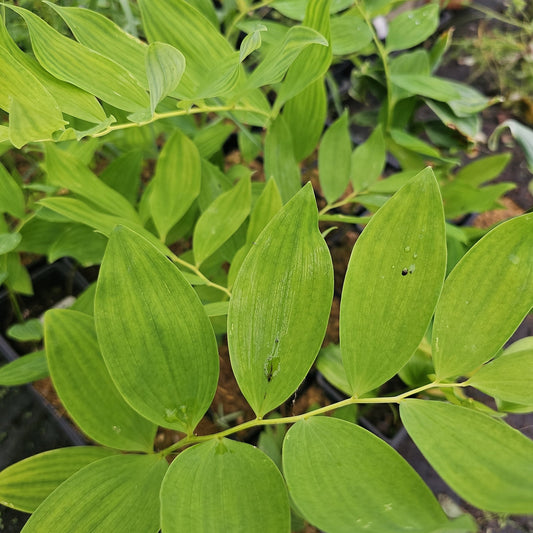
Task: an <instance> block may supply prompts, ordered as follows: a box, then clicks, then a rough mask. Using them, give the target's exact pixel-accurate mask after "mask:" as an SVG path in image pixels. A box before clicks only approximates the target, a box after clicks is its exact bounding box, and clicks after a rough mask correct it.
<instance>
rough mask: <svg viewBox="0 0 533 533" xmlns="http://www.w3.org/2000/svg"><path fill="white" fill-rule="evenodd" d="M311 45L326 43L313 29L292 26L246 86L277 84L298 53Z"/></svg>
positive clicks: (326, 44)
mask: <svg viewBox="0 0 533 533" xmlns="http://www.w3.org/2000/svg"><path fill="white" fill-rule="evenodd" d="M311 44H319V45H322V46H326V47H327V46H328V41H327V40H326V39H325V38H324V37H323V36H322V35H321V34H320V33H319V32H318V31H316V30H314V29H313V28H308V27H306V26H293V27H292V28H290V29H289V31H288V32H287V34H286V35H285V39H284V40H283V42H282V43H281V44H280V45H279V46H275V47H273V48H272V49H271V50H270V51H269V52H268V54H267V55H266V57H265V58H264V59H263V61H261V63H259V65H257V67H256V68H255V69H254V71H253V72H252V74H251V75H250V77H249V78H248V82H247V84H246V86H247V87H262V86H263V85H272V84H273V83H278V82H279V81H281V79H282V78H283V76H284V75H285V73H286V72H287V69H288V68H289V67H290V66H291V65H292V64H293V63H294V61H295V60H296V58H297V57H298V56H299V55H300V53H301V52H302V51H303V50H304V49H305V48H307V47H308V46H309V45H311Z"/></svg>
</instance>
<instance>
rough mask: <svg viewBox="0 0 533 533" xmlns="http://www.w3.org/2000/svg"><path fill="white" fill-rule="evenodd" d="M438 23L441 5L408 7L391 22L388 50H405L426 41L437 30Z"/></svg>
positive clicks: (387, 43) (387, 42)
mask: <svg viewBox="0 0 533 533" xmlns="http://www.w3.org/2000/svg"><path fill="white" fill-rule="evenodd" d="M438 25H439V6H438V5H437V4H429V5H427V6H424V7H420V8H418V9H408V10H407V11H405V12H403V13H401V14H400V15H398V16H396V17H394V19H392V21H391V23H390V24H389V32H388V34H387V41H386V48H387V51H388V52H393V51H394V50H405V49H407V48H412V47H413V46H416V45H417V44H420V43H422V42H424V41H425V40H426V39H427V38H428V37H431V36H432V35H433V34H434V33H435V32H436V31H437V27H438Z"/></svg>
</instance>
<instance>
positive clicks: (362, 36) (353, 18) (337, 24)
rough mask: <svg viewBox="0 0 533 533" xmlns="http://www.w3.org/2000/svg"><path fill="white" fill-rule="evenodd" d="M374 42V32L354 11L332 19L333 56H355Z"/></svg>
mask: <svg viewBox="0 0 533 533" xmlns="http://www.w3.org/2000/svg"><path fill="white" fill-rule="evenodd" d="M371 42H372V32H371V31H370V29H369V27H368V26H367V24H366V22H365V21H364V20H363V19H362V18H361V17H359V16H358V15H357V13H355V12H354V11H348V12H347V13H344V14H343V15H341V16H340V17H332V18H331V48H332V52H333V55H335V56H343V55H349V54H355V53H356V52H359V51H361V50H363V48H365V47H366V46H368V45H369V44H370V43H371Z"/></svg>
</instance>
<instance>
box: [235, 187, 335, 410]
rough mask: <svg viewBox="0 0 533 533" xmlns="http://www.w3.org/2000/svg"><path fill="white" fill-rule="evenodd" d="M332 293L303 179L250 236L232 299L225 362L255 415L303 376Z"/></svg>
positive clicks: (330, 275) (275, 402) (328, 262)
mask: <svg viewBox="0 0 533 533" xmlns="http://www.w3.org/2000/svg"><path fill="white" fill-rule="evenodd" d="M332 296H333V267H332V264H331V258H330V256H329V251H328V248H327V246H326V243H325V242H324V239H323V238H322V237H321V235H320V232H319V230H318V217H317V211H316V204H315V198H314V194H313V189H312V187H311V184H310V183H309V184H307V185H306V186H305V187H304V188H303V189H302V190H301V191H300V192H299V193H298V194H297V195H296V196H295V197H294V198H293V199H292V200H291V201H290V202H288V203H287V205H286V206H285V207H284V208H283V209H282V210H281V211H280V212H279V213H278V214H277V215H276V216H275V217H274V218H273V219H272V220H271V221H270V223H269V224H268V226H267V227H266V228H265V229H264V230H263V232H262V233H261V234H260V235H259V237H258V238H257V239H256V240H255V243H254V246H253V247H252V249H251V250H250V252H249V253H248V255H247V257H246V259H245V261H244V263H243V265H242V267H241V270H240V271H239V274H238V275H237V278H236V280H235V284H234V287H233V293H232V297H231V300H230V307H229V312H228V344H229V350H230V357H231V364H232V367H233V371H234V373H235V377H236V378H237V382H238V383H239V387H240V388H241V390H242V392H243V394H244V396H245V397H246V399H247V400H248V402H249V403H250V405H251V406H252V409H253V410H254V411H255V413H256V414H257V415H258V416H260V417H261V416H263V415H264V414H266V413H268V412H269V411H271V410H272V409H274V408H276V407H277V406H278V405H280V404H281V403H282V402H283V401H284V400H286V399H287V398H288V397H289V396H290V395H291V394H292V393H293V392H294V391H295V390H296V388H297V387H298V385H299V384H300V383H301V381H302V380H303V379H304V377H305V376H306V374H307V372H308V371H309V368H310V367H311V365H312V363H313V361H314V359H315V357H316V355H317V353H318V350H319V348H320V344H321V343H322V339H323V337H324V333H325V331H326V325H327V321H328V316H329V310H330V307H331V299H332Z"/></svg>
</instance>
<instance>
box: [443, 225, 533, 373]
mask: <svg viewBox="0 0 533 533" xmlns="http://www.w3.org/2000/svg"><path fill="white" fill-rule="evenodd" d="M532 236H533V215H531V214H528V215H522V216H521V217H517V218H514V219H511V220H509V221H507V222H504V223H503V224H501V225H499V226H497V227H496V228H495V229H493V230H492V231H490V232H489V233H487V234H486V235H485V236H484V237H483V238H482V239H481V240H480V241H478V242H477V243H476V244H475V245H474V246H473V247H472V248H471V249H470V250H469V251H468V253H467V254H466V255H465V256H464V257H463V259H462V260H461V261H460V262H459V263H458V264H457V266H456V267H455V268H454V269H453V271H452V272H451V274H450V275H449V277H448V278H447V280H446V282H445V284H444V288H443V291H442V296H441V298H440V300H439V303H438V305H437V309H436V311H435V322H434V324H433V359H434V362H435V370H436V373H437V376H438V377H439V378H441V379H443V378H449V377H453V376H458V375H461V374H465V373H468V372H471V371H473V370H475V369H476V368H477V367H478V366H479V365H481V364H483V363H484V362H486V361H488V360H489V359H491V358H492V357H493V356H494V355H495V354H496V352H497V351H498V350H499V349H500V348H501V347H502V346H503V344H504V343H505V341H506V340H507V339H508V338H509V337H510V336H511V335H512V334H513V333H514V331H515V330H516V328H517V327H518V326H519V325H520V322H521V321H522V319H523V318H524V317H525V316H526V314H527V313H528V312H529V310H530V309H531V307H532V306H533V239H532Z"/></svg>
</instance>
